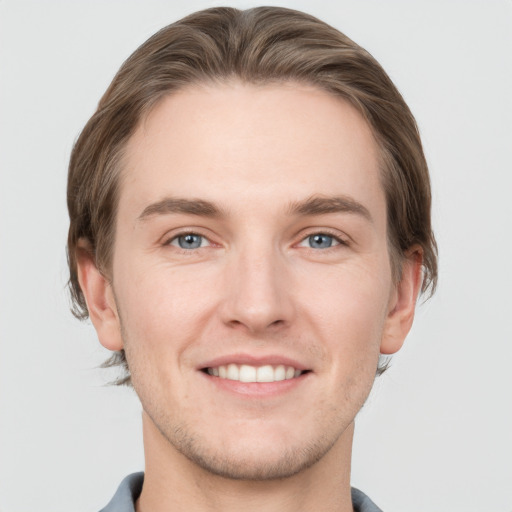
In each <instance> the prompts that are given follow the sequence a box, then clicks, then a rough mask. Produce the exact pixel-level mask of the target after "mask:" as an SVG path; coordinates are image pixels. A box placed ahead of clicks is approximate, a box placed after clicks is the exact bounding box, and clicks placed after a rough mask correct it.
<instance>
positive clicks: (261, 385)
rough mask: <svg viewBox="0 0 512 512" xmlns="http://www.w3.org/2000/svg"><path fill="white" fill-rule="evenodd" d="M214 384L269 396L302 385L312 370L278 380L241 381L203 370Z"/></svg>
mask: <svg viewBox="0 0 512 512" xmlns="http://www.w3.org/2000/svg"><path fill="white" fill-rule="evenodd" d="M201 374H202V375H203V376H204V377H205V378H206V379H208V381H209V382H211V383H212V384H213V385H214V386H216V387H217V388H218V389H221V390H223V391H227V392H229V393H234V394H237V395H243V396H245V397H248V398H249V397H254V398H267V397H273V396H277V395H281V394H284V393H288V392H290V391H292V390H293V389H295V388H297V387H298V386H300V385H301V384H302V383H303V382H304V381H305V380H306V379H307V378H308V376H309V375H310V372H308V373H303V374H302V375H300V376H299V377H294V378H293V379H286V380H280V381H277V382H240V381H238V380H230V379H221V378H220V377H215V376H213V375H208V374H207V373H204V372H201Z"/></svg>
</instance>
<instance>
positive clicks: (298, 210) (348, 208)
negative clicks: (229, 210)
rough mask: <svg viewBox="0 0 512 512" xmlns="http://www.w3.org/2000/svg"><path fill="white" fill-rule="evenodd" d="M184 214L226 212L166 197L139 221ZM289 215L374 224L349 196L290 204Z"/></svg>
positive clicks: (206, 204) (202, 203)
mask: <svg viewBox="0 0 512 512" xmlns="http://www.w3.org/2000/svg"><path fill="white" fill-rule="evenodd" d="M172 213H183V214H188V215H197V216H200V217H211V218H215V217H222V216H224V215H225V214H224V211H223V210H221V209H220V208H219V207H218V206H216V205H215V204H214V203H212V202H210V201H205V200H204V199H184V198H174V197H166V198H164V199H162V200H160V201H157V202H156V203H152V204H150V205H149V206H147V207H146V208H144V210H143V211H142V213H141V214H140V215H139V217H138V220H140V221H143V220H147V219H148V218H149V217H152V216H154V215H165V214H172ZM288 213H289V215H304V216H305V215H324V214H328V213H351V214H356V215H360V216H362V217H363V218H365V219H366V220H368V221H370V222H373V219H372V216H371V214H370V212H369V210H368V208H366V207H365V206H364V205H362V204H361V203H359V202H358V201H356V200H354V199H352V198H351V197H347V196H312V197H309V198H307V199H305V200H303V201H295V202H292V203H290V205H289V207H288Z"/></svg>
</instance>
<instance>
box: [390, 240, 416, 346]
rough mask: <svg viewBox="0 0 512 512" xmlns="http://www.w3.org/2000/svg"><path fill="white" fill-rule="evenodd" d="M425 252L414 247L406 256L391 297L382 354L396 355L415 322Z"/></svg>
mask: <svg viewBox="0 0 512 512" xmlns="http://www.w3.org/2000/svg"><path fill="white" fill-rule="evenodd" d="M422 263H423V251H422V249H421V247H419V246H414V247H412V248H411V249H410V250H409V251H407V253H406V255H405V259H404V261H403V263H402V274H401V278H400V281H399V282H398V283H397V284H396V285H395V289H394V290H393V293H392V294H391V297H390V302H389V306H388V316H387V318H386V323H385V326H384V334H383V336H382V341H381V345H380V352H381V354H394V353H395V352H398V350H400V348H401V347H402V345H403V343H404V341H405V337H406V336H407V334H408V333H409V331H410V329H411V326H412V322H413V320H414V311H415V309H416V300H417V299H418V294H419V292H420V288H421V283H422V281H423V273H422Z"/></svg>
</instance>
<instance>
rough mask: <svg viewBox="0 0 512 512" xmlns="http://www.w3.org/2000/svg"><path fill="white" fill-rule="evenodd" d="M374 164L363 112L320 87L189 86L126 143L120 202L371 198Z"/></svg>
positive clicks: (377, 189)
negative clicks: (168, 198)
mask: <svg viewBox="0 0 512 512" xmlns="http://www.w3.org/2000/svg"><path fill="white" fill-rule="evenodd" d="M378 160H379V159H378V150H377V145H376V143H375V140H374V137H373V135H372V132H371V129H370V128H369V126H368V124H367V123H366V122H365V120H364V119H363V118H362V116H361V115H360V114H359V113H358V112H357V111H356V109H355V108H354V107H352V106H351V105H350V104H349V103H348V102H346V101H345V100H343V99H341V98H338V97H335V96H334V95H331V94H329V93H327V92H325V91H322V90H320V89H318V88H315V87H313V86H306V85H300V84H295V83H285V84H272V85H268V84H267V85H262V86H256V85H250V84H242V83H239V82H233V83H229V84H223V85H215V86H213V85H211V86H210V85H208V86H206V85H202V86H193V87H188V88H185V89H183V90H181V91H179V92H176V93H173V94H171V95H169V96H167V97H166V98H164V99H163V100H162V101H161V102H160V103H159V104H157V106H156V107H155V108H154V109H153V110H152V111H151V112H150V114H149V115H148V116H147V117H146V118H145V119H144V120H143V121H142V122H141V123H140V125H139V126H138V129H137V130H136V132H135V134H134V135H133V136H132V138H131V139H130V141H129V143H128V145H127V148H126V152H125V158H124V166H123V174H122V180H121V198H120V205H121V206H123V203H124V204H129V205H130V207H131V209H134V208H135V207H137V208H138V209H139V210H140V211H141V208H144V205H145V204H147V203H148V202H151V201H156V200H158V199H161V198H162V197H165V196H166V195H172V196H176V195H178V196H179V197H195V198H197V197H200V198H201V199H206V200H211V201H215V202H217V201H221V202H223V206H226V207H227V208H228V209H229V208H233V209H236V208H237V207H240V206H243V205H247V204H249V203H251V202H252V203H254V200H255V199H257V200H258V201H269V203H272V204H278V203H280V202H283V203H284V201H287V200H288V201H290V200H291V201H294V200H302V199H304V197H305V195H312V194H319V195H332V194H334V193H337V194H347V193H350V194H352V195H356V196H360V197H359V199H365V196H367V197H366V200H367V201H370V202H371V201H372V200H374V199H375V198H373V199H372V198H371V197H370V196H371V195H372V194H373V195H375V194H377V195H380V196H382V187H381V185H380V172H379V164H378ZM334 189H336V190H334ZM380 199H382V197H381V198H380Z"/></svg>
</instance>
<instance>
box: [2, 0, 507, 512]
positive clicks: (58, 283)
mask: <svg viewBox="0 0 512 512" xmlns="http://www.w3.org/2000/svg"><path fill="white" fill-rule="evenodd" d="M266 3H267V4H274V5H282V6H286V7H293V8H297V9H302V10H305V11H307V12H309V13H311V14H314V15H317V16H318V17H320V18H322V19H324V20H325V21H327V22H328V23H330V24H332V25H334V26H335V27H337V28H339V29H340V30H342V31H343V32H345V33H346V34H347V35H348V36H349V37H351V38H352V39H354V40H355V41H357V42H358V43H359V44H361V45H362V46H364V47H365V48H366V49H368V50H369V51H370V52H371V53H372V54H373V55H374V56H375V57H376V58H377V59H378V60H379V61H380V62H381V64H382V65H383V66H384V68H385V69H386V70H387V71H388V73H389V74H390V76H391V78H392V79H393V80H394V81H395V83H396V84H397V86H398V88H399V89H400V91H401V92H402V93H403V95H404V97H405V99H406V101H407V102H408V103H409V105H410V107H411V109H412V111H413V112H414V114H415V116H416V118H417V121H418V124H419V128H420V131H421V134H422V137H423V141H424V145H425V151H426V155H427V159H428V161H429V165H430V169H431V174H432V182H433V188H434V194H435V198H434V226H435V230H436V233H437V238H438V243H439V248H440V284H439V289H438V292H437V294H436V295H435V297H434V298H433V299H432V300H430V301H428V302H427V303H425V304H424V305H421V306H419V308H418V311H417V320H416V323H415V325H414V327H413V330H412V332H411V334H410V335H409V337H408V339H407V341H406V344H405V347H404V349H403V350H402V351H401V353H400V354H398V355H397V356H396V357H395V358H394V361H393V365H392V368H391V370H390V371H389V372H388V373H387V374H386V375H384V376H383V377H382V378H381V379H380V380H379V381H378V382H377V384H376V387H375V389H374V391H373V392H372V395H371V397H370V399H369V401H368V403H367V404H366V406H365V407H364V409H363V411H362V412H361V413H360V415H359V417H358V419H357V427H356V430H357V433H356V439H355V446H354V460H353V485H355V486H358V487H360V488H361V489H363V490H364V491H365V492H366V493H368V494H369V495H370V496H371V497H372V499H373V500H374V501H375V502H376V503H377V504H379V506H380V507H382V508H383V509H384V510H385V511H390V512H391V511H393V512H411V511H413V512H427V511H428V512H433V511H434V512H443V511H450V512H456V511H460V512H462V511H464V512H482V511H492V512H512V370H511V364H512V327H511V326H512V323H511V317H512V307H511V306H512V299H511V294H510V290H511V286H512V270H511V267H512V242H511V239H512V200H511V194H512V177H511V176H512V168H511V160H512V159H511V156H512V154H511V153H512V149H511V148H512V100H511V95H512V2H511V1H510V0H488V1H483V0H482V1H470V0H461V1H441V0H439V1H433V0H428V1H402V2H400V1H398V0H394V1H382V0H381V1H361V0H342V1H336V2H334V1H326V0H315V1H311V2H309V1H298V0H297V1H284V0H281V1H280V2H274V1H270V0H267V1H266ZM215 5H225V2H218V1H200V0H188V1H186V2H185V1H177V2H171V1H157V0H144V1H142V0H140V1H133V0H132V1H130V0H122V1H121V0H118V1H108V2H107V1H99V0H98V1H88V2H85V1H81V2H79V1H49V0H46V1H24V0H17V1H15V0H11V1H10V0H0V511H1V512H27V511H30V510H37V511H39V512H64V511H69V510H73V511H75V512H81V511H84V512H85V511H94V510H98V509H100V508H101V507H102V506H104V505H105V504H106V503H107V502H108V500H109V499H110V497H111V496H112V494H113V493H114V490H115V488H116V487H117V485H118V483H119V481H120V480H121V479H122V478H123V477H124V476H125V475H126V474H128V473H130V472H132V471H136V470H141V469H143V452H142V435H141V415H140V405H139V403H138V401H137V398H136V396H135V395H134V393H133V392H132V391H131V390H129V389H126V388H122V389H121V388H112V387H106V386H104V383H105V382H106V381H108V380H109V378H111V377H112V375H111V374H108V373H106V372H105V371H104V370H100V369H98V366H99V364H100V363H101V362H102V361H103V360H104V359H105V358H106V356H107V355H108V354H107V353H106V351H105V350H104V349H102V348H101V347H100V345H99V343H98V342H97V339H96V336H95V333H94V330H93V328H92V326H91V325H90V323H80V322H78V321H77V320H75V319H74V318H73V317H72V316H71V314H70V313H69V310H68V306H69V301H68V297H67V293H66V289H65V285H66V280H67V274H66V270H67V267H66V254H65V240H66V233H67V221H68V220H67V212H66V205H65V184H66V172H67V161H68V158H69V153H70V150H71V147H72V145H73V142H74V140H75V139H76V137H77V136H78V134H79V132H80V130H81V128H82V127H83V125H84V124H85V122H86V121H87V119H88V118H89V117H90V115H91V114H92V113H93V111H94V109H95V106H96V104H97V101H98V100H99V98H100V96H101V94H102V93H103V91H104V90H105V89H106V87H107V85H108V84H109V82H110V80H111V79H112V77H113V75H114V73H115V72H116V71H117V69H118V67H119V66H120V64H121V63H122V61H123V60H124V59H125V58H126V57H128V55H129V54H130V53H131V52H132V51H133V50H135V48H136V47H137V46H138V45H139V44H141V43H142V42H143V41H144V40H145V39H146V38H147V37H149V36H150V35H151V34H152V33H153V32H155V31H156V30H157V29H159V28H161V27H162V26H164V25H166V24H168V23H170V22H172V21H175V20H176V19H178V18H180V17H182V16H183V15H185V14H188V13H190V12H192V11H195V10H198V9H201V8H205V7H211V6H215ZM231 5H233V6H238V7H243V8H246V7H253V6H255V5H258V4H257V3H255V2H252V1H240V2H231Z"/></svg>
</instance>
